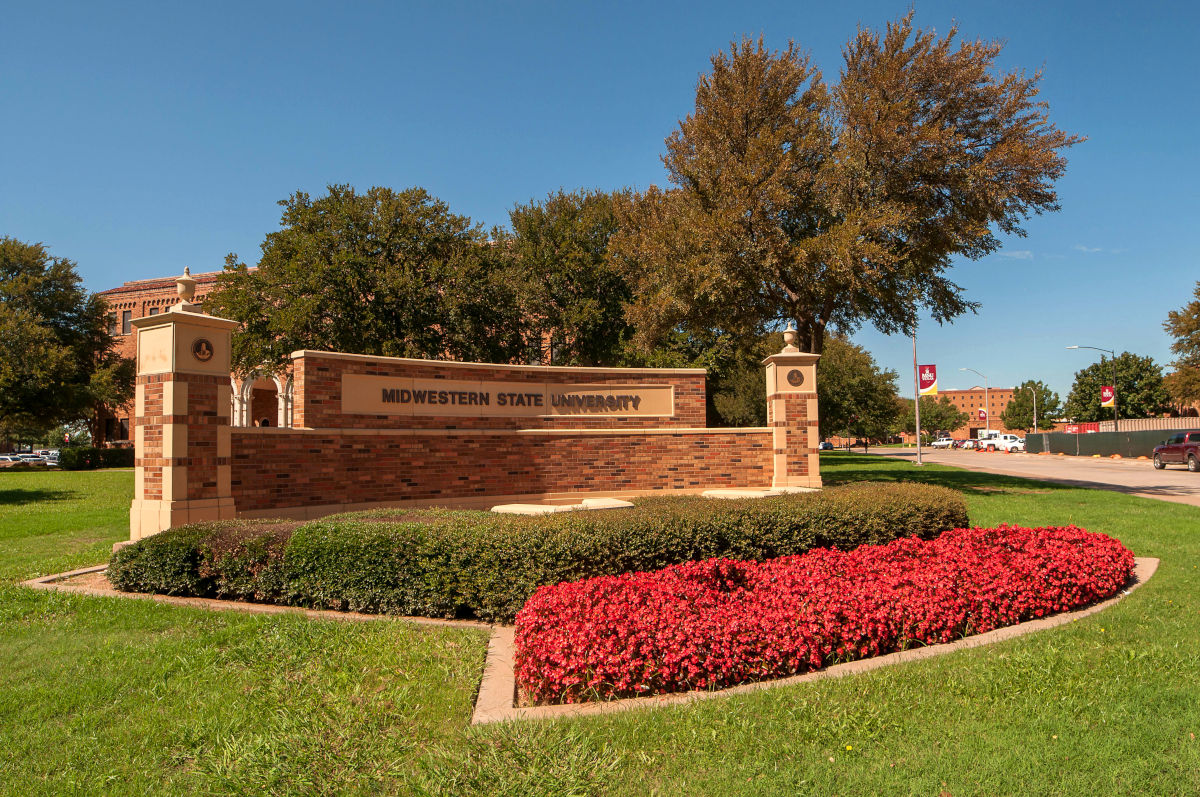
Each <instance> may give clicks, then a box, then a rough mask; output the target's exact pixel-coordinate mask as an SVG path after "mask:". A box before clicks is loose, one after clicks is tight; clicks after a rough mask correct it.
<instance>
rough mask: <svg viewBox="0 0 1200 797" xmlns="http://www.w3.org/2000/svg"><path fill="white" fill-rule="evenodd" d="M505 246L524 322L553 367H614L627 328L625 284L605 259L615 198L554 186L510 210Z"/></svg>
mask: <svg viewBox="0 0 1200 797" xmlns="http://www.w3.org/2000/svg"><path fill="white" fill-rule="evenodd" d="M509 220H510V222H511V224H512V235H511V237H506V238H505V239H503V241H502V243H503V248H504V251H506V252H507V253H508V254H509V255H510V256H511V257H512V258H513V262H514V264H515V269H514V273H515V274H516V275H517V280H516V283H515V284H516V286H517V289H518V292H519V295H520V302H521V306H522V308H523V311H524V315H525V321H526V323H527V324H528V325H529V327H530V332H531V333H532V335H533V337H534V339H535V340H537V341H540V345H541V346H542V349H543V358H544V359H545V360H548V361H550V362H551V364H552V365H614V364H616V363H617V362H618V361H619V360H620V359H621V356H622V349H623V346H624V344H625V340H626V338H628V337H629V325H628V323H627V322H626V320H625V305H626V303H627V302H628V301H629V299H630V290H629V286H628V285H627V284H626V281H625V278H624V277H623V275H622V274H621V272H620V270H618V269H617V268H616V266H615V265H614V264H613V263H612V262H611V261H610V260H609V258H608V257H607V251H608V240H609V238H610V237H611V236H612V234H613V232H614V231H615V230H616V224H617V222H616V216H615V214H614V210H613V198H612V197H611V196H610V195H609V194H606V193H604V192H601V191H576V192H573V193H569V194H568V193H564V192H563V191H562V190H559V191H557V192H555V193H553V194H550V195H548V196H547V197H546V199H545V200H544V201H542V202H532V201H531V202H529V203H528V204H526V205H520V204H519V205H517V206H515V207H514V208H513V209H512V210H511V211H510V212H509Z"/></svg>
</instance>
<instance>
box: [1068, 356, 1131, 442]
mask: <svg viewBox="0 0 1200 797" xmlns="http://www.w3.org/2000/svg"><path fill="white" fill-rule="evenodd" d="M1067 348H1068V349H1095V350H1096V351H1099V352H1105V353H1107V354H1108V356H1109V357H1110V358H1111V362H1112V382H1113V383H1112V389H1113V431H1114V432H1119V431H1121V422H1120V421H1119V420H1118V417H1119V416H1118V413H1117V353H1116V352H1115V351H1113V350H1112V349H1102V348H1100V347H1099V346H1068V347H1067ZM1100 362H1101V364H1103V363H1104V357H1103V356H1101V357H1100Z"/></svg>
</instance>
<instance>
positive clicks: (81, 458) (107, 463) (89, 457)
mask: <svg viewBox="0 0 1200 797" xmlns="http://www.w3.org/2000/svg"><path fill="white" fill-rule="evenodd" d="M58 466H59V467H60V468H62V469H63V470H95V469H96V468H132V467H133V449H132V448H64V449H63V450H62V451H60V452H59V453H58Z"/></svg>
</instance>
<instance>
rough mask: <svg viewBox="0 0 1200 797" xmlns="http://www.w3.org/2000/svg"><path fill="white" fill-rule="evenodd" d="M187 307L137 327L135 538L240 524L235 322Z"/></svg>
mask: <svg viewBox="0 0 1200 797" xmlns="http://www.w3.org/2000/svg"><path fill="white" fill-rule="evenodd" d="M176 282H177V283H178V286H179V295H180V298H181V301H180V302H179V304H177V305H175V306H174V307H171V308H170V309H169V310H167V311H166V312H164V313H160V314H158V315H153V316H146V317H145V318H138V319H135V320H134V321H133V326H134V329H135V331H136V334H137V392H136V398H135V401H136V407H137V410H136V414H137V420H136V422H135V424H136V425H135V427H134V450H135V453H134V457H135V459H134V469H135V482H134V494H133V496H134V497H133V505H132V506H131V507H130V509H129V539H130V540H139V539H141V538H142V537H148V536H150V535H151V534H157V533H158V532H160V531H163V530H164V529H168V528H171V527H172V526H178V525H181V524H184V523H194V522H198V521H204V520H222V519H226V518H232V517H234V504H233V494H232V490H231V486H230V466H229V460H230V429H229V427H230V419H229V413H230V406H231V403H232V402H231V390H232V388H231V387H230V384H229V366H230V349H229V336H230V333H231V332H232V331H233V329H234V328H235V327H236V326H237V322H235V321H229V320H227V319H224V318H214V317H213V316H209V315H205V314H204V313H202V312H200V307H199V305H195V304H191V299H192V295H193V293H194V291H195V280H193V279H192V278H191V276H190V275H189V274H188V272H187V271H186V270H185V271H184V276H182V277H180V278H179V279H178V280H177V281H176Z"/></svg>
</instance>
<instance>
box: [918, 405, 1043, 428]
mask: <svg viewBox="0 0 1200 797" xmlns="http://www.w3.org/2000/svg"><path fill="white" fill-rule="evenodd" d="M902 402H903V404H904V407H903V412H902V420H901V423H902V428H903V429H904V431H906V432H908V433H909V434H914V433H915V432H916V427H917V420H916V416H915V415H914V411H913V400H912V399H902ZM1039 409H1040V408H1039ZM970 422H971V415H970V413H967V412H963V411H962V410H960V409H959V408H958V407H956V406H954V402H952V401H951V400H950V398H949V397H948V396H921V430H922V431H923V432H947V433H948V432H953V431H954V430H955V429H958V428H960V427H962V426H965V425H966V424H968V423H970Z"/></svg>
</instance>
